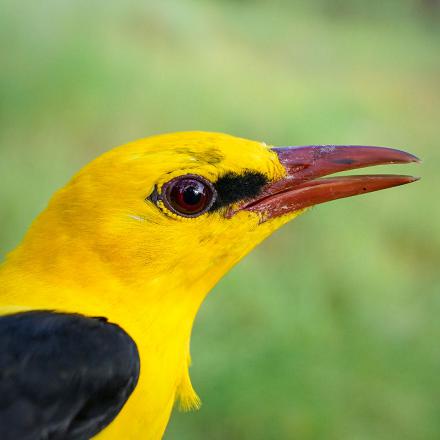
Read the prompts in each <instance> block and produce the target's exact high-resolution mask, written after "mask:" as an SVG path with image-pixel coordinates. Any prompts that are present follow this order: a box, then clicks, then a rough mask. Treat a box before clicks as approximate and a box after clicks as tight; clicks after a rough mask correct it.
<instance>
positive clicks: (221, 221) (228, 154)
mask: <svg viewBox="0 0 440 440" xmlns="http://www.w3.org/2000/svg"><path fill="white" fill-rule="evenodd" d="M414 161H417V158H415V157H414V156H412V155H410V154H408V153H405V152H402V151H397V150H391V149H388V148H375V147H350V146H349V147H347V146H339V147H336V146H316V147H314V146H309V147H303V148H299V149H296V148H295V149H289V148H285V149H272V148H269V147H268V146H266V145H265V144H264V143H260V142H254V141H249V140H245V139H240V138H236V137H232V136H228V135H225V134H218V133H203V132H188V133H176V134H168V135H161V136H155V137H151V138H148V139H141V140H138V141H136V142H132V143H129V144H127V145H123V146H121V147H118V148H115V149H114V150H112V151H110V152H108V153H106V154H104V155H102V156H101V157H99V158H97V159H96V160H94V161H93V162H91V163H90V164H89V165H87V166H86V167H85V168H84V169H82V170H81V171H80V172H79V173H78V174H77V175H76V176H74V177H73V179H72V180H71V181H70V182H69V183H68V184H67V185H66V186H65V187H64V188H63V189H61V190H60V191H58V192H57V193H56V194H55V195H54V196H53V198H52V199H51V201H50V203H49V205H48V207H47V208H46V210H45V211H44V212H43V213H42V214H41V215H40V216H39V217H38V218H37V219H36V220H35V221H34V223H33V224H32V226H31V227H30V229H29V231H28V233H27V234H26V236H25V238H24V240H23V242H22V243H21V244H20V246H18V248H17V249H15V250H14V251H13V252H12V253H11V254H10V255H9V256H8V257H7V259H6V262H5V263H3V265H2V266H1V267H0V286H1V291H0V313H1V314H10V313H14V312H18V311H27V310H55V311H60V312H69V313H80V314H83V315H87V316H91V317H94V316H104V317H106V318H108V320H109V321H110V322H113V323H116V324H118V325H119V326H120V327H122V328H123V329H124V330H125V331H126V332H127V333H128V334H129V335H130V336H131V337H132V338H133V340H134V341H135V342H136V345H137V348H138V350H139V355H140V365H141V368H140V377H139V382H138V384H137V386H136V388H135V390H134V392H133V394H132V395H131V396H130V398H129V399H128V401H127V403H126V404H125V406H124V407H123V408H122V411H121V412H120V413H119V414H118V415H117V417H116V418H115V420H114V421H113V422H111V423H110V425H109V426H108V427H106V428H105V429H104V430H103V431H102V432H101V433H100V434H98V435H97V438H99V439H103V440H111V439H113V440H121V439H124V440H137V439H142V440H157V439H160V438H161V437H162V435H163V432H164V430H165V428H166V425H167V422H168V419H169V416H170V413H171V410H172V407H173V405H174V403H175V401H176V400H178V401H179V402H180V407H181V408H182V409H184V410H188V409H192V408H198V407H199V405H200V400H199V398H198V396H197V394H196V393H195V391H194V389H193V387H192V385H191V380H190V376H189V372H188V369H189V364H190V349H189V347H190V335H191V329H192V325H193V322H194V318H195V316H196V314H197V311H198V309H199V307H200V304H201V302H202V301H203V299H204V298H205V296H206V295H207V293H208V292H209V291H210V290H211V288H212V287H213V286H214V285H215V284H216V283H217V281H218V280H219V279H220V278H221V277H222V276H223V275H224V274H225V273H226V272H227V271H228V270H229V269H230V268H231V267H232V266H233V265H234V264H236V263H237V262H238V261H239V260H240V259H241V258H242V257H243V256H245V255H246V254H247V253H248V252H249V251H250V250H251V249H252V248H254V247H255V246H256V245H257V244H258V243H260V242H261V241H262V240H263V239H264V238H266V237H267V236H269V235H270V234H271V233H272V232H273V231H274V230H276V229H277V228H279V227H280V226H282V225H283V224H285V223H286V222H288V221H289V220H291V219H292V218H294V217H296V216H297V215H298V214H300V213H301V212H303V211H304V209H305V208H307V207H309V206H312V205H314V204H317V203H322V202H325V201H329V200H334V199H337V198H341V197H348V196H351V195H356V194H361V193H365V192H369V191H376V190H378V189H383V188H388V187H391V186H396V185H401V184H404V183H409V182H412V181H414V180H415V179H414V178H411V177H408V176H383V175H381V176H364V177H362V176H355V177H350V176H348V177H347V176H346V177H336V178H331V179H315V178H320V177H322V176H325V175H328V174H331V173H333V172H337V171H343V170H346V169H353V168H360V167H363V166H369V165H376V164H384V163H399V162H400V163H407V162H414ZM246 173H247V174H246ZM252 173H253V174H252ZM188 175H196V176H199V180H202V181H205V182H211V183H210V185H213V182H216V183H218V182H219V179H221V178H224V176H227V175H230V176H243V175H250V176H254V177H255V176H256V177H255V178H256V179H257V180H258V179H259V182H260V183H261V185H260V187H259V188H257V189H258V191H257V192H256V193H255V194H253V196H252V197H251V196H249V197H248V199H246V197H244V196H243V197H244V198H243V199H239V198H236V199H234V200H235V201H234V202H228V203H225V204H224V205H222V206H221V207H220V208H221V209H220V208H219V209H213V210H212V211H211V212H207V213H204V214H203V215H199V216H196V217H194V218H187V217H185V216H184V215H180V214H178V213H177V214H176V212H172V208H170V205H167V203H168V202H164V200H165V199H164V197H165V196H164V195H163V194H162V193H166V191H167V188H169V184H170V182H171V181H173V179H174V178H177V177H179V176H188ZM243 182H244V183H243V185H246V181H243ZM263 185H264V187H263ZM208 187H209V185H208ZM212 187H213V186H212ZM235 190H237V191H238V192H240V191H241V190H242V188H240V187H236V188H235ZM260 190H261V191H263V192H261V191H260ZM154 194H156V199H154V200H153V199H152V196H153V195H154ZM243 194H244V193H243ZM157 195H159V196H157ZM257 196H258V197H259V198H257ZM225 197H227V195H226V196H225ZM249 200H250V201H251V202H253V205H252V204H247V203H248V202H249ZM66 398H68V396H66Z"/></svg>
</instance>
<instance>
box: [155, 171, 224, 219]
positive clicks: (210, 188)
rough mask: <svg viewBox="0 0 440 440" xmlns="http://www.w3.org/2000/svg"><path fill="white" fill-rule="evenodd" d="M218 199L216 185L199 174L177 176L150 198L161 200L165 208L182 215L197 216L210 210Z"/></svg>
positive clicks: (186, 216)
mask: <svg viewBox="0 0 440 440" xmlns="http://www.w3.org/2000/svg"><path fill="white" fill-rule="evenodd" d="M216 199H217V191H216V189H215V187H214V185H213V184H212V183H211V182H210V181H209V180H207V179H205V178H204V177H202V176H199V175H197V174H185V175H183V176H177V177H175V178H173V179H171V180H170V181H168V182H166V183H164V184H163V185H162V187H161V191H160V194H159V193H158V192H157V189H155V190H154V192H153V194H152V195H151V196H150V200H152V201H153V202H155V203H156V204H157V202H158V201H161V202H162V203H163V205H164V206H165V208H166V209H167V210H169V211H171V212H172V213H173V214H176V215H178V216H180V217H185V218H195V217H199V216H200V215H202V214H204V213H205V212H207V211H209V209H210V208H211V207H212V205H213V204H214V203H215V201H216Z"/></svg>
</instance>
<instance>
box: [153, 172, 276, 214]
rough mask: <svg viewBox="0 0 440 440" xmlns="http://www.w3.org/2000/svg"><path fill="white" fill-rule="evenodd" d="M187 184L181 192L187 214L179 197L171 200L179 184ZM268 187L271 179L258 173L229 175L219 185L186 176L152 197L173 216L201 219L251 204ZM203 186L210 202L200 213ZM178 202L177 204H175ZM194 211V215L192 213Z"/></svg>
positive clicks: (221, 179)
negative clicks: (230, 207) (232, 206)
mask: <svg viewBox="0 0 440 440" xmlns="http://www.w3.org/2000/svg"><path fill="white" fill-rule="evenodd" d="M179 182H184V183H185V182H187V183H188V185H187V187H186V188H184V190H183V191H182V190H181V191H180V199H179V200H178V202H179V203H182V202H184V204H186V205H187V206H186V208H187V210H186V211H185V210H181V209H179V208H180V207H179V205H178V204H177V205H176V203H173V202H175V201H176V200H175V199H176V196H175V194H174V195H173V196H171V190H172V189H173V188H175V185H176V183H179ZM267 183H268V179H267V177H266V176H265V175H264V174H262V173H259V172H257V171H250V170H249V171H245V172H244V173H243V174H237V173H227V174H225V175H223V176H222V177H220V178H219V179H218V180H217V181H216V182H215V183H211V182H210V181H208V180H207V179H205V178H204V177H201V176H198V175H196V174H186V175H182V176H178V177H175V178H174V179H171V180H170V181H169V182H166V183H165V184H164V185H163V186H162V189H161V193H159V192H158V191H157V188H155V189H154V191H153V193H152V194H151V195H150V196H149V197H148V200H151V201H152V202H153V203H155V204H157V202H158V201H161V202H162V203H164V205H165V207H166V208H167V209H169V210H170V211H171V212H173V213H175V214H178V215H180V216H182V217H198V216H199V215H202V214H204V213H205V212H214V211H217V210H219V209H221V208H223V207H225V206H228V205H230V204H232V203H235V202H238V201H241V200H249V199H252V198H254V197H257V196H258V195H259V194H261V192H262V190H263V188H264V186H265V185H266V184H267ZM198 185H202V186H203V187H204V188H205V189H207V190H208V197H209V200H207V201H206V204H205V205H204V206H203V208H201V209H199V210H198V209H197V206H201V205H198V203H199V202H200V198H201V197H202V196H201V194H200V186H198ZM172 198H174V200H172ZM192 206H193V207H194V212H190V209H191V208H192Z"/></svg>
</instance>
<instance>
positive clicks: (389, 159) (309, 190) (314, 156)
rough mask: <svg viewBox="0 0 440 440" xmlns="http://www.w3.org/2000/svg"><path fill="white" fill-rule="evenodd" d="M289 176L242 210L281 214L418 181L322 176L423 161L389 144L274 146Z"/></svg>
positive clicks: (373, 177) (373, 176)
mask: <svg viewBox="0 0 440 440" xmlns="http://www.w3.org/2000/svg"><path fill="white" fill-rule="evenodd" d="M273 151H274V152H275V153H276V154H277V155H278V159H279V161H280V162H281V164H282V165H283V166H284V167H285V169H286V176H285V177H284V178H283V179H281V180H278V181H276V182H273V183H270V184H268V185H267V186H266V187H265V188H264V190H263V192H262V194H260V195H259V196H258V198H256V199H253V200H250V201H247V202H246V203H245V204H244V205H242V206H241V207H240V208H239V209H240V210H242V209H246V210H249V211H256V212H261V213H262V214H263V218H264V219H269V218H273V217H278V216H281V215H283V214H287V213H290V212H293V211H298V210H301V209H304V208H307V207H309V206H312V205H317V204H319V203H324V202H328V201H330V200H336V199H341V198H343V197H351V196H355V195H359V194H364V193H368V192H372V191H378V190H381V189H386V188H391V187H393V186H398V185H404V184H406V183H411V182H414V181H415V180H418V178H417V177H411V176H401V175H364V176H338V177H329V178H321V177H323V176H327V175H329V174H333V173H337V172H340V171H347V170H353V169H356V168H363V167H368V166H373V165H385V164H402V163H411V162H420V161H419V159H418V158H417V157H416V156H413V155H412V154H409V153H406V152H404V151H400V150H394V149H392V148H385V147H363V146H354V145H341V146H335V145H311V146H306V147H280V148H273Z"/></svg>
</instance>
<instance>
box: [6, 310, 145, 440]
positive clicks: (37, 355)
mask: <svg viewBox="0 0 440 440" xmlns="http://www.w3.org/2000/svg"><path fill="white" fill-rule="evenodd" d="M138 377H139V354H138V351H137V348H136V344H135V342H134V341H133V339H131V337H130V336H129V335H128V334H127V333H125V331H124V330H122V329H121V328H120V327H118V326H117V325H116V324H111V323H108V322H106V321H105V320H103V319H101V318H98V319H96V318H88V317H85V316H82V315H76V314H64V313H53V312H49V311H32V312H23V313H17V314H13V315H8V316H2V317H1V318H0V439H1V440H18V439H20V440H88V439H90V438H91V437H93V436H94V435H96V434H97V433H98V432H100V431H101V430H102V429H104V428H105V427H106V426H107V425H108V424H109V423H110V422H111V421H112V420H113V419H114V418H115V417H116V415H117V414H118V413H119V411H120V410H121V409H122V407H123V406H124V404H125V402H126V401H127V399H128V397H129V396H130V394H131V393H132V391H133V390H134V388H135V386H136V383H137V380H138Z"/></svg>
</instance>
